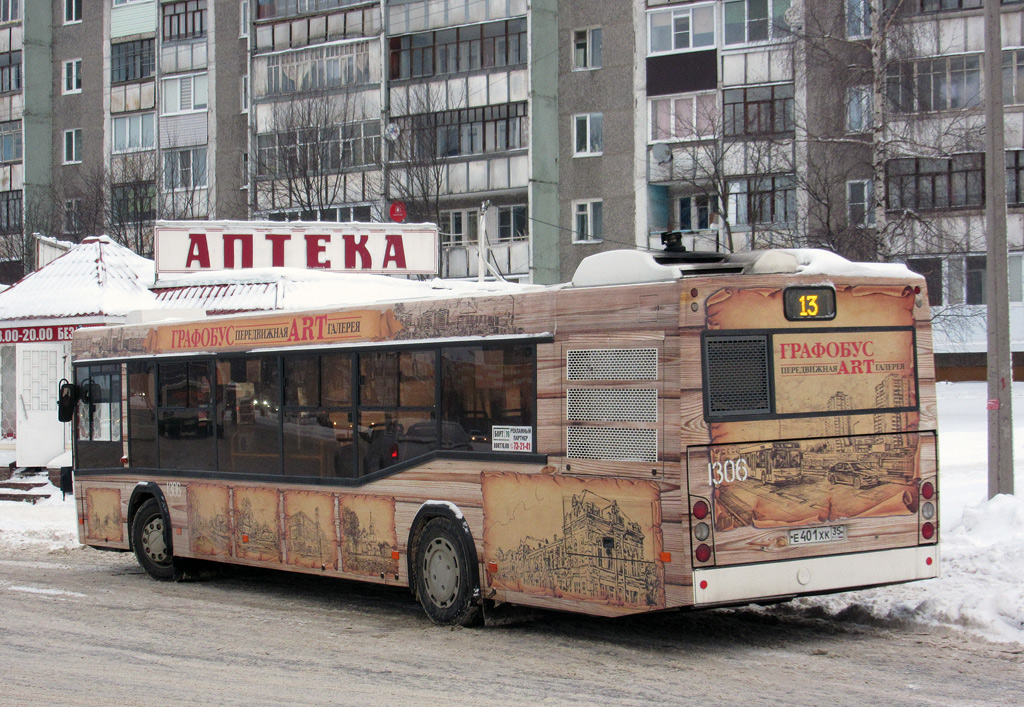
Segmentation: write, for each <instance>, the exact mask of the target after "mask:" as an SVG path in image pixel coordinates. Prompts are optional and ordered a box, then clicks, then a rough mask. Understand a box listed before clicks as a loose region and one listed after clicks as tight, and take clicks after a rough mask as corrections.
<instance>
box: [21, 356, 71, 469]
mask: <svg viewBox="0 0 1024 707" xmlns="http://www.w3.org/2000/svg"><path fill="white" fill-rule="evenodd" d="M69 348H70V344H66V343H32V344H18V345H17V361H16V364H15V366H16V373H15V375H16V378H17V391H18V397H17V408H18V427H17V440H16V442H15V451H16V460H17V464H18V466H22V467H32V466H46V465H47V464H49V463H50V462H51V461H53V460H54V459H55V458H56V457H58V456H60V455H61V454H63V453H64V451H65V450H66V441H67V439H68V435H69V434H70V427H69V426H68V425H69V424H70V423H64V422H61V421H60V420H58V419H57V386H58V384H59V383H60V380H61V379H62V378H68V377H69V376H70V370H69V368H68V349H69Z"/></svg>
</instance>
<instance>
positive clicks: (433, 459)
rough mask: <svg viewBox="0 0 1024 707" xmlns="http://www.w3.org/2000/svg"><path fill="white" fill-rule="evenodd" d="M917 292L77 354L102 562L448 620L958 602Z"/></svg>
mask: <svg viewBox="0 0 1024 707" xmlns="http://www.w3.org/2000/svg"><path fill="white" fill-rule="evenodd" d="M923 284H924V281H923V279H922V278H921V277H920V276H917V275H914V274H913V273H910V272H909V271H908V270H906V269H905V268H903V267H902V266H883V265H863V264H854V263H849V262H847V261H845V260H843V259H841V258H838V256H834V255H829V254H826V253H821V252H817V251H765V252H760V253H752V254H737V255H721V254H719V255H716V256H715V257H714V259H708V257H707V256H700V255H694V256H690V255H689V254H686V253H682V254H679V253H672V252H666V253H664V254H650V253H641V252H625V251H624V252H619V253H611V254H602V255H598V256H593V257H592V258H590V259H588V260H586V261H584V263H583V264H582V265H581V267H580V268H579V269H578V271H577V274H576V277H575V278H574V280H573V282H572V283H567V284H566V285H562V286H557V287H547V288H545V287H521V286H515V287H512V288H510V289H508V290H507V291H505V292H500V293H496V292H494V291H493V290H492V291H490V292H486V291H476V292H474V291H472V290H471V288H460V289H458V290H437V289H436V286H431V285H429V284H426V283H425V284H424V287H423V288H422V290H419V293H420V294H419V296H417V297H406V298H404V299H402V300H401V301H398V300H390V301H380V302H376V303H364V304H361V305H359V306H354V307H347V308H346V307H332V308H323V309H319V310H302V311H275V312H270V313H265V314H246V315H229V316H212V317H205V318H198V319H191V320H167V321H156V322H151V323H146V324H132V325H125V326H120V327H102V328H100V327H97V328H93V329H88V330H81V331H78V332H76V333H75V335H74V341H73V353H74V358H75V360H74V370H75V383H76V386H77V391H78V393H79V401H78V404H77V417H78V423H77V425H76V428H75V429H76V430H77V433H76V443H75V454H76V458H75V459H76V463H75V475H76V478H75V495H76V500H77V504H78V512H79V518H80V522H81V525H80V536H81V540H82V542H83V543H85V544H87V545H91V546H95V547H104V548H110V549H116V550H122V551H134V552H135V553H136V555H137V557H138V559H139V562H140V564H142V566H143V567H144V569H146V571H147V572H148V573H149V574H150V575H152V576H154V577H156V578H158V579H172V578H175V577H177V576H180V574H181V572H182V569H183V567H184V563H186V562H188V561H189V560H190V559H193V558H194V559H203V560H217V561H223V562H233V563H241V564H250V565H258V566H263V567H270V568H277V569H285V570H294V571H302V572H308V573H315V574H324V575H327V576H332V577H340V578H349V579H360V580H364V581H370V582H378V583H383V584H393V585H398V586H407V587H409V588H411V589H412V590H413V591H414V592H415V594H416V596H417V597H418V598H419V600H420V603H421V604H422V606H423V608H424V610H425V611H426V613H427V614H428V616H430V618H431V619H432V620H434V621H435V622H438V623H442V624H452V623H468V622H470V621H472V620H473V619H475V618H477V617H478V616H479V615H480V613H481V612H483V613H487V612H489V611H490V610H491V609H493V608H495V607H498V606H500V605H501V604H505V603H509V604H518V605H524V606H533V607H541V608H552V609H560V610H569V611H576V612H581V613H587V614H595V615H604V616H620V615H627V614H632V613H638V612H648V611H657V610H663V609H670V608H677V607H689V606H695V607H710V606H722V605H729V604H738V603H747V602H751V601H769V600H778V599H785V598H789V597H793V596H799V595H803V594H813V593H823V592H832V591H841V590H846V589H851V588H855V587H866V586H876V585H884V584H891V583H897V582H905V581H912V580H917V579H926V578H929V577H935V576H937V575H938V568H939V563H938V560H939V553H938V518H937V500H938V499H937V494H938V469H937V459H936V424H935V419H936V413H935V389H934V376H935V369H934V364H933V362H932V352H931V330H930V314H929V309H928V300H927V295H926V293H925V291H924V288H923Z"/></svg>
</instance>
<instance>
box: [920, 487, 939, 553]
mask: <svg viewBox="0 0 1024 707" xmlns="http://www.w3.org/2000/svg"><path fill="white" fill-rule="evenodd" d="M938 504H939V499H938V493H937V491H936V488H935V481H934V479H929V480H928V481H924V482H922V483H921V508H920V510H919V512H920V517H919V520H918V522H919V523H920V524H921V525H920V529H921V540H922V541H923V542H934V541H935V540H936V539H937V538H936V535H937V534H938V527H939V520H938V517H937V516H938Z"/></svg>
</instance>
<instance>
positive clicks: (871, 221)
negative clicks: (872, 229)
mask: <svg viewBox="0 0 1024 707" xmlns="http://www.w3.org/2000/svg"><path fill="white" fill-rule="evenodd" d="M873 194H874V186H873V184H872V182H871V180H869V179H858V180H856V181H851V182H847V183H846V223H847V225H849V226H859V227H864V226H874V225H875V207H874V203H873V198H872V195H873Z"/></svg>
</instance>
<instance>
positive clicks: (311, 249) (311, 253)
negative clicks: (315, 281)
mask: <svg viewBox="0 0 1024 707" xmlns="http://www.w3.org/2000/svg"><path fill="white" fill-rule="evenodd" d="M330 240H331V237H330V236H317V235H314V234H312V233H307V234H306V267H307V268H330V267H331V261H330V260H327V259H325V258H324V253H325V252H326V251H327V246H326V245H325V243H326V242H329V241H330Z"/></svg>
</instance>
